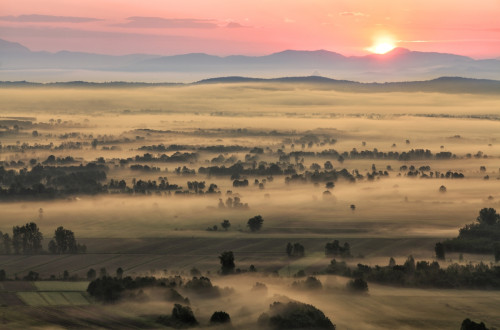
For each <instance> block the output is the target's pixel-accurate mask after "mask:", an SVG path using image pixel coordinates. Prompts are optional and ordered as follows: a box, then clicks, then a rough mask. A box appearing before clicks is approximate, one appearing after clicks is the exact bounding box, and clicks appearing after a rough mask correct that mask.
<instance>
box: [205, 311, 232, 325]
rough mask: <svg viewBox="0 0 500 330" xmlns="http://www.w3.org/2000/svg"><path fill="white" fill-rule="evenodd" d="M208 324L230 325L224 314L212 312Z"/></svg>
mask: <svg viewBox="0 0 500 330" xmlns="http://www.w3.org/2000/svg"><path fill="white" fill-rule="evenodd" d="M210 323H212V324H224V323H231V317H230V316H229V314H228V313H226V312H222V311H219V312H214V313H213V314H212V316H211V317H210Z"/></svg>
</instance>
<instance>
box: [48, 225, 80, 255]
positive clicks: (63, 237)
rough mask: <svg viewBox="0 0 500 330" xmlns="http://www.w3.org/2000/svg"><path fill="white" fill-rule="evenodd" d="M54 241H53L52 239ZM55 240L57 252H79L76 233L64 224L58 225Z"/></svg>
mask: <svg viewBox="0 0 500 330" xmlns="http://www.w3.org/2000/svg"><path fill="white" fill-rule="evenodd" d="M51 242H52V241H51ZM54 242H55V250H56V253H59V254H62V253H77V252H78V248H77V245H76V240H75V234H74V233H73V232H72V231H71V230H68V229H64V228H63V227H62V226H61V227H58V228H57V229H56V231H55V232H54Z"/></svg>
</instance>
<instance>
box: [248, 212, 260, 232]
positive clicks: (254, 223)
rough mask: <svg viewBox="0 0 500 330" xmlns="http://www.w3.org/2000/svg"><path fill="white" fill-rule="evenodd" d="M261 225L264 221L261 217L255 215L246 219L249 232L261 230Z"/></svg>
mask: <svg viewBox="0 0 500 330" xmlns="http://www.w3.org/2000/svg"><path fill="white" fill-rule="evenodd" d="M263 223H264V219H262V216H260V215H256V216H255V217H253V218H250V219H248V222H247V226H248V228H250V230H251V231H253V232H255V231H259V230H260V228H262V224H263Z"/></svg>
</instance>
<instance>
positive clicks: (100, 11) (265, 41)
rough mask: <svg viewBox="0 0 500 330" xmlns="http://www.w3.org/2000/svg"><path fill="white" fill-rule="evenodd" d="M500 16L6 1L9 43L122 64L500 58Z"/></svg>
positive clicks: (365, 0) (494, 5) (256, 4)
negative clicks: (132, 59)
mask: <svg viewBox="0 0 500 330" xmlns="http://www.w3.org/2000/svg"><path fill="white" fill-rule="evenodd" d="M499 17H500V0H476V1H471V0H419V1H416V0H377V1H375V0H250V1H249V0H232V1H227V0H182V1H180V0H176V1H170V0H85V1H81V0H43V1H40V0H1V1H0V39H5V40H8V41H13V42H19V43H21V44H22V45H24V46H26V47H28V48H30V49H31V50H33V51H42V50H43V51H50V52H56V51H61V50H69V51H81V52H90V53H101V54H113V55H122V54H133V53H147V54H161V55H174V54H185V53H193V52H202V53H208V54H213V55H220V56H225V55H232V54H242V55H265V54H270V53H273V52H279V51H283V50H286V49H295V50H318V49H326V50H329V51H334V52H338V53H341V54H344V55H348V56H352V55H365V54H368V53H370V52H371V51H373V50H375V49H377V45H380V44H381V43H386V44H388V45H389V46H392V47H396V46H397V47H404V48H408V49H411V50H415V51H433V52H442V53H454V54H460V55H466V56H470V57H473V58H499V57H500V19H499ZM385 48H386V47H382V49H385ZM389 48H390V47H389ZM378 49H381V48H380V47H379V48H378Z"/></svg>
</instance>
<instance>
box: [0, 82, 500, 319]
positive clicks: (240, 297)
mask: <svg viewBox="0 0 500 330" xmlns="http://www.w3.org/2000/svg"><path fill="white" fill-rule="evenodd" d="M0 98H1V99H2V104H1V106H0V116H1V117H0V138H1V140H0V144H1V148H0V161H1V162H2V163H1V164H0V166H2V172H0V174H2V177H1V179H2V180H3V181H2V182H0V187H1V188H2V195H1V196H0V198H1V201H0V202H1V215H0V230H1V231H2V233H9V234H10V235H12V228H13V227H14V226H18V225H19V226H21V225H24V224H26V223H28V222H31V221H33V222H36V223H37V225H38V227H39V229H40V232H42V233H43V236H44V240H43V243H42V245H43V247H44V249H45V250H46V251H47V249H48V244H49V241H50V240H51V239H52V237H53V236H54V230H55V229H56V228H58V227H59V226H63V227H64V228H67V229H70V230H71V231H73V232H74V234H75V237H76V239H77V241H78V242H79V243H82V244H85V245H86V246H87V253H86V254H77V255H67V256H66V255H65V256H60V255H50V254H48V253H47V254H41V255H24V256H22V258H20V257H19V256H16V255H9V254H3V255H0V268H4V269H5V270H6V272H7V274H8V276H14V275H15V276H24V275H25V273H27V272H28V271H29V270H34V271H37V272H39V273H40V275H41V276H42V277H45V278H48V277H49V276H50V275H54V274H56V275H57V274H61V272H62V271H64V270H68V271H69V272H70V274H74V275H77V276H79V277H80V278H85V276H86V272H87V271H88V270H89V268H93V269H100V268H103V267H104V268H106V269H108V271H109V272H113V271H114V270H115V269H116V268H118V267H123V269H124V270H125V273H126V275H130V276H144V275H154V276H164V275H166V274H168V275H178V274H182V275H183V276H187V274H188V273H189V271H190V269H192V268H193V267H196V268H198V269H199V270H200V271H201V272H202V273H203V274H209V275H208V276H209V277H210V278H211V279H212V282H213V283H214V284H216V285H218V286H220V287H222V288H224V287H231V288H233V289H234V292H232V293H228V294H226V295H223V296H222V297H221V298H216V299H208V300H207V299H203V298H200V297H198V298H197V299H192V305H191V307H192V309H193V311H194V313H195V315H196V317H197V318H198V319H199V320H200V322H201V323H202V326H205V325H206V324H207V322H208V319H209V317H210V315H211V313H213V312H214V311H216V310H225V311H226V312H228V313H229V314H230V315H231V318H232V319H233V326H234V327H235V328H238V329H240V328H242V329H245V328H248V329H252V328H255V324H256V320H257V318H258V317H259V315H260V314H262V313H263V312H265V311H267V310H268V309H269V305H270V304H271V303H272V302H274V301H275V300H280V299H281V300H286V299H294V300H298V301H301V302H305V303H310V304H312V305H314V306H316V307H318V308H319V309H321V310H322V311H323V312H325V314H326V315H327V316H328V317H330V319H331V320H332V322H333V323H335V324H337V326H338V329H349V328H351V329H361V328H362V329H387V328H400V329H416V328H432V327H435V328H457V327H458V326H459V324H460V322H461V321H462V320H463V319H464V318H465V316H464V315H465V314H464V313H465V311H466V314H467V316H470V317H471V318H473V317H474V318H476V319H481V320H483V319H484V320H487V322H486V323H487V325H495V326H500V320H498V318H497V317H496V316H495V315H496V313H495V312H496V309H497V308H498V306H499V304H500V301H499V300H498V298H497V297H496V296H495V293H494V292H488V291H480V290H477V291H472V290H470V291H458V290H430V289H416V288H415V289H411V288H397V287H389V286H381V285H376V284H372V283H369V293H368V295H352V294H351V293H349V292H348V291H347V289H346V288H345V283H346V282H347V281H348V278H345V277H339V276H334V275H328V276H327V275H321V276H318V278H319V279H320V280H321V282H322V283H323V289H322V291H321V292H307V291H297V290H295V289H292V288H291V283H292V282H293V281H294V280H297V279H296V278H293V277H292V276H293V275H294V274H295V273H296V272H298V271H300V270H304V271H305V272H306V273H307V274H308V275H311V274H314V273H321V272H324V269H325V268H326V267H327V266H328V264H329V263H330V260H331V259H332V258H331V257H327V256H325V244H326V243H327V242H331V241H333V240H334V239H338V240H340V242H341V244H343V243H344V242H348V243H349V244H350V245H351V252H352V258H351V259H347V264H348V265H349V266H352V267H356V265H357V264H358V263H362V264H366V265H370V266H375V265H387V264H388V259H389V258H390V257H394V258H395V259H396V262H398V263H400V264H402V263H404V261H405V260H406V258H407V257H408V256H409V255H413V256H414V257H415V258H419V259H421V260H433V259H434V257H435V251H434V246H435V243H436V242H438V241H442V240H444V239H447V238H453V237H456V236H457V235H458V230H459V229H460V228H461V227H463V226H464V225H466V224H470V223H473V222H474V221H475V219H476V217H477V216H478V212H479V210H480V209H482V208H485V207H491V208H497V209H499V208H500V195H499V190H498V179H499V178H500V162H499V157H500V143H499V141H500V121H499V117H498V106H499V105H500V99H499V98H498V97H496V96H477V95H476V96H473V95H464V94H460V95H447V94H437V93H436V94H433V93H387V94H361V93H360V94H353V93H340V92H334V91H329V90H325V89H321V88H318V87H317V86H316V87H312V86H308V85H291V84H284V85H280V84H270V83H267V84H261V83H258V84H257V83H252V84H250V83H249V84H227V85H226V84H214V85H203V86H200V85H191V86H171V87H147V88H136V87H127V88H107V87H106V88H56V87H53V88H45V87H44V88H4V89H0ZM230 147H233V148H230ZM331 149H335V150H336V151H337V152H338V153H337V154H335V153H333V152H332V151H331ZM353 149H356V150H357V152H358V153H351V151H353ZM375 149H376V150H375ZM417 149H423V150H426V149H428V150H429V152H428V155H427V156H418V155H417V156H412V155H410V156H408V158H404V157H398V156H394V154H395V153H397V154H398V155H400V156H401V155H402V154H406V153H408V154H410V151H411V150H417ZM365 151H366V152H367V153H378V152H381V153H382V154H378V155H377V156H373V157H372V156H360V154H359V153H361V152H365ZM322 152H325V154H322ZM447 153H449V154H447ZM145 154H148V156H147V157H145ZM338 155H342V159H340V157H338ZM438 155H440V156H439V157H438ZM441 155H444V156H441ZM52 156H53V157H52ZM68 157H69V158H68ZM183 157H184V158H183ZM411 157H413V158H411ZM327 161H328V162H330V163H331V167H332V168H331V169H330V170H329V171H333V170H335V175H336V176H335V178H334V179H332V178H330V177H328V176H326V174H325V173H327V170H326V166H327V165H326V164H325V163H326V162H327ZM235 164H240V165H241V166H242V169H240V170H239V172H238V170H234V171H233V172H231V171H226V172H223V171H222V172H223V173H222V172H221V173H222V174H221V173H217V171H216V170H220V169H221V168H222V167H224V169H227V168H229V167H231V166H233V165H235ZM316 164H317V165H316ZM272 165H275V166H278V167H279V171H278V172H272V171H271V166H272ZM318 165H319V168H318V167H317V166H318ZM99 166H100V167H99ZM134 166H135V167H134ZM146 166H147V168H146ZM184 166H185V167H186V168H187V169H188V170H190V171H191V170H194V173H193V172H192V171H191V172H189V173H187V172H182V168H183V167H184ZM215 166H217V167H218V168H217V169H216V170H214V172H210V171H208V170H207V168H209V167H215ZM412 167H414V171H415V173H417V172H418V173H417V174H414V175H413V174H412V173H410V172H411V171H412V170H411V168H412ZM200 168H205V171H206V173H203V169H202V170H201V171H200ZM315 168H316V170H315ZM34 169H35V170H37V171H43V170H46V171H48V172H47V173H49V174H47V175H45V174H44V175H45V176H40V177H41V179H37V178H38V176H36V175H34V176H33V177H34V178H35V179H37V180H38V181H36V180H35V181H36V182H35V183H36V184H42V185H44V188H45V186H46V187H48V188H52V189H54V192H53V193H52V194H46V195H43V193H39V194H38V195H37V194H36V193H33V191H32V190H29V189H34V188H32V187H37V186H36V185H34V182H32V181H30V180H34V179H32V178H31V177H29V175H27V174H26V173H31V172H32V171H33V170H34ZM84 169H88V171H89V172H91V171H92V170H93V169H97V170H98V171H102V172H103V173H104V174H105V179H102V178H101V179H95V185H94V186H91V188H88V187H87V186H86V185H87V184H88V182H89V181H90V182H92V180H94V179H93V177H90V179H89V178H88V177H85V179H84V180H80V181H75V182H76V183H74V184H72V185H71V186H69V187H67V186H65V184H64V182H63V183H61V182H57V180H55V178H57V176H59V175H63V174H64V173H70V174H71V173H76V172H78V171H83V172H84V171H86V170H84ZM176 169H178V170H177V171H176ZM343 169H345V171H343ZM3 170H5V171H3ZM97 170H96V171H97ZM61 171H62V172H61ZM259 171H260V172H259ZM287 171H288V172H287ZM200 172H201V173H200ZM384 172H385V173H384ZM61 173H62V174H61ZM270 173H272V174H270ZM339 173H340V174H339ZM341 173H343V174H341ZM438 173H439V174H441V176H439V177H436V176H438ZM32 174H33V173H31V174H30V175H32ZM4 175H5V176H4ZM321 175H325V177H322V176H321ZM26 177H29V178H28V179H29V180H28V179H26ZM332 177H333V176H332ZM13 178H14V179H13ZM65 178H71V177H70V176H67V177H65ZM244 179H246V180H248V185H247V186H246V185H243V186H241V185H238V182H235V180H236V181H237V180H242V181H243V180H244ZM16 180H17V181H16ZM23 180H25V181H26V183H25V186H26V187H24V188H25V191H30V193H31V195H30V194H29V193H24V194H23V193H22V192H23V190H22V189H18V190H19V191H21V192H17V190H16V189H15V187H16V186H15V183H19V182H24V181H23ZM111 180H113V181H111ZM122 180H123V182H124V185H125V187H124V186H123V184H122V186H121V188H117V187H116V185H117V184H118V182H121V181H122ZM139 181H140V182H143V183H144V184H146V183H148V184H150V186H151V187H153V188H147V189H145V190H144V191H142V190H141V189H142V188H141V187H139V186H138V185H136V183H137V182H139ZM153 181H154V185H153ZM162 181H164V183H165V182H166V183H168V185H170V187H167V188H161V189H160V188H158V185H160V183H161V182H162ZM195 181H196V182H202V181H203V182H204V183H205V184H204V187H203V188H200V191H198V189H197V188H196V189H195V188H192V187H191V188H189V187H190V184H191V185H192V182H195ZM112 182H113V183H112ZM188 182H189V184H188ZM211 184H214V185H215V188H214V187H212V188H213V189H212V191H209V187H210V185H211ZM443 187H444V189H443ZM85 189H88V190H85ZM40 191H42V192H43V191H44V190H43V189H42V190H40ZM236 198H239V202H240V203H241V205H240V204H237V203H236V200H237V199H236ZM228 199H231V200H230V201H228ZM256 215H261V216H262V218H263V219H264V222H263V225H262V228H261V229H260V230H258V231H256V232H252V231H251V230H250V228H249V227H248V226H247V222H248V220H249V219H250V218H252V217H254V216H256ZM223 220H229V221H230V224H231V226H230V227H229V228H228V229H227V230H224V229H223V228H222V225H221V223H222V221H223ZM214 226H217V228H214ZM289 242H292V243H294V242H300V243H301V244H303V245H304V246H305V248H306V253H305V257H304V258H300V259H290V258H288V257H287V256H286V254H285V247H286V244H287V243H289ZM223 251H234V253H235V258H236V260H235V262H236V267H238V268H241V270H245V271H246V270H247V269H249V267H250V265H254V266H255V267H256V268H257V270H258V272H257V273H256V274H249V273H245V274H240V275H234V276H225V277H224V276H219V275H218V271H219V269H220V264H219V260H218V256H219V255H220V253H222V252H223ZM457 261H458V262H460V263H461V264H466V263H468V262H471V263H474V264H476V263H479V262H486V263H490V262H491V263H493V262H494V257H493V255H491V254H488V255H486V254H473V253H463V254H461V255H460V254H459V253H455V252H454V253H452V252H450V253H448V254H447V258H446V259H445V260H443V261H440V264H441V266H442V267H445V266H447V265H450V264H452V263H454V262H457ZM276 274H278V275H279V276H276ZM255 282H262V283H265V284H266V286H267V288H268V291H267V294H266V295H264V294H255V292H252V291H251V288H252V286H253V285H254V284H255ZM145 294H146V295H147V296H148V302H147V303H144V302H137V301H133V300H130V301H129V300H126V301H123V302H121V303H119V304H118V305H113V306H106V307H105V310H104V311H107V312H109V313H115V314H118V315H120V314H127V313H131V315H134V316H137V317H143V316H144V315H150V316H151V315H158V314H161V313H163V314H169V313H170V311H171V309H172V304H171V303H170V302H166V301H164V299H163V298H162V297H161V294H159V293H158V292H155V291H154V290H152V291H147V290H146V291H145ZM284 296H286V297H288V298H284ZM189 298H190V299H191V297H189ZM483 301H485V302H487V303H483ZM486 305H487V306H486ZM485 306H486V307H485ZM89 308H90V307H89ZM92 308H94V307H92ZM495 308H496V309H495ZM66 312H67V313H68V317H72V316H75V315H73V314H72V313H77V314H78V313H79V312H78V311H77V312H75V311H71V310H68V311H66ZM94 312H95V315H94V317H95V318H101V317H103V313H104V312H103V311H94ZM104 314H105V313H104ZM443 315H445V316H443ZM75 317H76V316H75ZM451 324H453V326H450V325H451Z"/></svg>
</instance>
